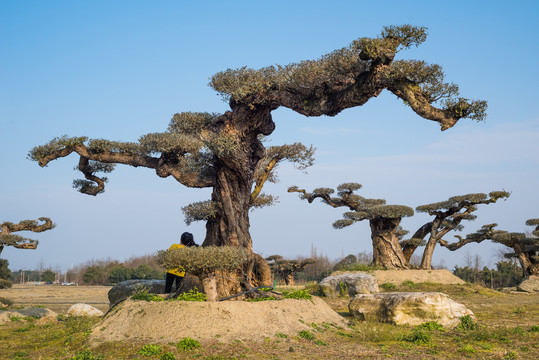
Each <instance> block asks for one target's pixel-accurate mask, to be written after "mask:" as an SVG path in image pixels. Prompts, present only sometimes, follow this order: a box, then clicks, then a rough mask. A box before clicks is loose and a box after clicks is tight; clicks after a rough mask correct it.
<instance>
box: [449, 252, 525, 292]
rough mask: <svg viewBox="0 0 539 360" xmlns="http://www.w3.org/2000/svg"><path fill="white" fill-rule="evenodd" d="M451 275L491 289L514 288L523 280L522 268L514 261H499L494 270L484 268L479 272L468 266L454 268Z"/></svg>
mask: <svg viewBox="0 0 539 360" xmlns="http://www.w3.org/2000/svg"><path fill="white" fill-rule="evenodd" d="M453 274H454V275H456V276H458V277H459V278H461V279H462V280H464V281H466V282H469V283H474V284H481V285H483V286H485V287H489V288H492V289H499V288H504V287H513V286H516V285H517V284H519V283H520V282H521V281H522V280H523V278H524V275H523V272H522V268H521V267H520V266H519V265H518V262H517V260H515V259H512V260H509V261H499V262H498V263H496V268H495V269H489V268H487V267H486V266H485V267H483V269H481V270H480V269H475V268H471V267H468V266H464V267H459V266H455V268H454V269H453Z"/></svg>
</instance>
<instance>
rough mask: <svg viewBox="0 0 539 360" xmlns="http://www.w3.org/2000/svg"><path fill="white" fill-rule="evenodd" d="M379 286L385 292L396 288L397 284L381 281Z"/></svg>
mask: <svg viewBox="0 0 539 360" xmlns="http://www.w3.org/2000/svg"><path fill="white" fill-rule="evenodd" d="M380 287H381V288H382V290H384V291H387V292H390V291H394V290H396V289H397V285H395V284H391V283H383V284H381V285H380Z"/></svg>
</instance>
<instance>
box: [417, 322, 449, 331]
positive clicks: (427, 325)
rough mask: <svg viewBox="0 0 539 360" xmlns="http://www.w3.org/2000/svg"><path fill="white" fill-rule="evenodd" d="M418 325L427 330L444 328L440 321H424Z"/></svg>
mask: <svg viewBox="0 0 539 360" xmlns="http://www.w3.org/2000/svg"><path fill="white" fill-rule="evenodd" d="M419 327H421V328H423V329H425V330H429V331H434V330H443V328H444V327H443V326H442V325H441V324H440V323H438V321H428V322H424V323H423V324H421V325H419Z"/></svg>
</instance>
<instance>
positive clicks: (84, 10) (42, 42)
mask: <svg viewBox="0 0 539 360" xmlns="http://www.w3.org/2000/svg"><path fill="white" fill-rule="evenodd" d="M537 16H539V5H538V3H537V2H535V1H515V2H513V3H511V6H510V7H509V6H508V5H507V2H504V1H473V2H472V1H451V2H443V3H442V2H434V1H407V2H402V1H385V2H384V3H383V5H381V4H375V3H374V2H367V1H333V2H329V1H312V0H311V1H272V2H253V1H228V2H224V1H198V2H194V1H193V2H187V1H159V2H149V1H114V2H111V1H3V2H0V46H1V49H2V56H0V126H1V127H0V129H1V130H0V168H1V169H2V172H1V176H0V185H1V186H0V189H1V192H0V195H1V200H0V201H1V206H0V221H1V222H3V221H12V222H18V221H19V220H22V219H36V218H38V217H41V216H48V217H51V218H52V219H53V221H54V222H55V223H56V224H57V228H56V229H54V230H53V231H48V232H44V233H41V234H30V233H28V234H22V235H27V236H28V237H31V238H34V239H38V240H39V241H40V244H39V247H38V249H37V250H17V249H13V248H9V247H8V248H6V249H5V250H4V251H3V253H2V255H1V256H2V258H6V259H8V260H9V262H10V267H11V268H12V269H14V270H15V269H21V268H25V269H32V268H36V267H37V265H38V263H40V262H43V263H44V264H45V266H47V267H49V266H50V267H53V268H58V269H61V270H63V269H66V268H68V267H70V266H71V265H72V264H75V265H77V264H80V263H83V262H85V261H89V260H92V259H105V258H112V259H118V260H124V259H126V258H129V257H131V256H138V255H144V254H149V253H152V252H154V251H156V250H160V249H164V248H167V247H168V246H169V245H170V243H172V242H173V241H175V240H177V239H178V238H179V236H180V234H181V233H182V232H183V231H186V230H188V231H191V232H193V233H194V235H195V240H196V241H197V242H199V243H200V242H202V240H203V238H204V230H205V229H204V226H203V224H194V225H191V226H190V227H187V226H186V225H185V224H184V222H183V215H182V213H181V210H180V209H181V207H182V206H185V205H187V204H189V203H191V202H193V201H200V200H205V199H207V198H208V197H209V194H210V192H209V190H196V189H188V188H186V187H184V186H182V185H180V184H179V183H176V182H175V181H174V180H172V179H161V178H159V177H157V176H156V175H155V174H154V173H153V172H152V171H151V170H149V169H134V168H128V167H125V166H119V167H118V168H117V170H116V171H115V172H114V173H112V174H111V175H110V176H109V179H110V181H109V183H108V185H107V189H106V192H105V193H104V194H102V195H100V196H97V197H95V198H94V197H90V196H86V195H82V194H80V193H78V192H76V191H75V190H74V189H72V187H71V182H72V180H73V179H74V178H79V174H78V173H77V172H75V171H73V166H74V165H75V164H76V163H77V161H78V159H77V158H76V157H75V156H71V157H68V158H65V159H60V160H57V161H54V162H53V163H51V164H50V165H49V166H48V167H46V168H40V167H39V166H38V165H37V163H34V162H32V161H30V160H27V159H26V155H27V153H28V151H29V150H30V149H31V148H32V147H33V146H35V145H42V144H45V143H47V142H48V141H49V140H51V139H52V138H54V137H56V136H60V135H64V134H67V135H70V136H83V135H84V136H88V137H90V138H105V139H110V140H121V141H136V140H137V139H138V137H139V136H140V135H143V134H146V133H150V132H159V131H164V130H165V129H166V127H167V125H168V122H169V120H170V118H171V117H172V115H173V114H174V113H176V112H182V111H207V112H224V111H226V110H227V104H226V103H225V102H223V101H222V100H221V99H220V97H219V96H218V95H217V94H216V93H215V92H214V91H213V90H212V89H211V88H210V87H209V86H208V85H207V84H208V80H209V78H210V77H211V76H212V75H213V74H215V73H216V72H219V71H222V70H225V69H227V68H237V67H241V66H249V67H253V68H259V67H262V66H267V65H273V64H283V65H284V64H288V63H290V62H296V61H300V60H304V59H314V58H318V57H319V56H321V55H322V54H325V53H327V52H330V51H332V50H334V49H338V48H341V47H343V46H347V45H348V44H349V43H350V42H351V41H353V40H354V39H356V38H358V37H363V36H376V35H377V34H378V33H379V32H380V31H381V30H382V27H383V26H384V25H392V24H405V23H410V24H413V25H418V26H426V27H428V29H429V37H428V39H427V41H426V42H425V43H424V44H422V45H421V46H420V47H418V48H412V49H410V50H408V51H405V52H401V53H399V57H400V58H410V59H421V60H425V61H427V62H430V63H437V64H440V65H442V66H443V67H444V70H445V73H446V79H447V81H449V82H455V83H457V84H458V85H459V86H460V90H461V95H462V96H464V97H468V98H473V99H484V100H487V101H488V104H489V109H488V118H487V120H486V121H485V122H482V123H475V122H472V121H470V120H462V121H461V122H459V124H457V125H456V126H455V127H454V128H452V129H450V130H448V131H445V132H443V133H442V132H441V131H440V130H439V127H438V125H437V124H436V123H434V122H430V121H427V120H424V119H422V118H420V117H419V116H417V115H416V114H415V113H413V112H412V111H411V110H410V109H409V108H407V107H405V106H404V105H403V103H402V101H400V100H398V99H397V98H396V97H395V96H393V95H392V94H390V93H388V92H383V93H382V94H381V95H380V96H379V97H378V98H376V99H372V100H371V101H369V102H368V103H367V104H366V105H364V106H363V107H360V108H355V109H350V110H347V111H344V112H342V113H341V114H339V115H338V116H336V117H333V118H329V117H321V118H306V117H303V116H301V115H298V114H295V113H293V112H291V111H290V110H287V109H278V110H276V111H275V112H274V113H273V118H274V121H275V123H276V125H277V128H276V130H275V132H274V133H273V134H272V136H271V137H270V138H271V140H272V143H273V144H283V143H292V142H296V141H301V142H303V143H304V144H307V145H309V144H313V145H314V146H316V147H317V149H318V150H317V153H316V159H317V160H316V163H315V165H314V166H313V167H312V168H310V169H309V170H308V173H307V174H303V173H301V172H299V171H297V170H295V169H294V168H293V167H291V166H286V165H284V166H282V167H281V168H280V172H279V178H280V180H281V181H280V183H278V184H270V185H268V186H267V187H266V189H265V191H266V192H268V193H271V194H273V195H277V196H279V199H280V202H279V203H278V204H277V205H276V206H274V207H272V208H266V209H261V210H256V211H254V212H252V213H251V234H252V237H253V244H254V249H255V251H257V252H259V253H261V254H262V255H264V256H269V255H272V254H281V255H284V256H285V257H295V256H298V255H303V256H309V255H310V252H311V247H315V248H316V249H317V251H318V253H322V254H324V255H327V256H329V257H330V258H339V257H341V256H343V255H347V254H350V253H353V254H357V253H359V252H362V251H370V250H371V242H370V230H369V226H368V223H366V222H365V223H358V224H355V225H354V226H351V227H349V228H346V229H343V230H334V229H333V228H332V227H331V224H332V223H333V222H334V221H335V220H337V219H339V218H340V216H341V214H342V212H343V210H342V209H332V208H330V207H328V206H327V205H323V204H311V205H309V204H308V203H306V202H304V201H300V200H299V199H298V198H297V196H296V195H295V194H288V193H287V192H286V189H287V188H288V187H289V186H291V185H298V186H304V187H306V188H307V189H313V188H315V187H319V186H326V187H334V186H337V185H338V184H340V183H343V182H350V181H355V182H359V183H361V184H363V189H361V190H360V192H359V194H361V195H363V196H365V197H371V198H384V199H386V200H387V202H388V203H389V204H402V205H408V206H411V207H413V208H415V207H416V206H418V205H422V204H426V203H431V202H437V201H442V200H445V199H447V198H448V197H449V196H453V195H458V194H465V193H473V192H489V191H491V190H498V189H505V190H508V191H511V192H512V195H511V197H510V198H509V199H508V200H507V201H501V202H499V203H497V204H493V205H488V206H482V207H481V208H480V209H479V210H478V211H477V215H478V216H479V217H478V219H477V220H476V221H474V222H470V223H469V224H467V226H466V228H465V231H464V233H466V232H472V231H475V230H476V229H478V228H479V227H480V226H481V225H482V224H486V223H492V222H496V223H498V224H499V227H500V228H501V229H505V230H509V231H520V232H522V231H525V230H527V229H526V226H525V225H524V222H525V220H526V219H529V218H536V217H539V205H538V204H539V194H538V192H537V179H539V166H538V165H539V160H538V155H539V112H538V110H537V106H536V105H537V101H538V91H537V83H539V75H538V70H537V56H538V51H539V50H538V49H539V46H538V45H539V44H538V40H537V35H538V34H539V25H538V22H537V21H536V19H537ZM428 220H429V217H428V216H425V215H423V214H417V215H416V216H414V217H413V218H406V219H405V220H403V223H402V225H403V227H404V228H406V229H408V230H410V231H414V230H415V229H417V228H418V227H419V226H420V225H422V224H423V223H425V222H427V221H428ZM449 239H450V238H449ZM497 248H498V247H497V246H494V245H491V244H480V245H471V246H468V247H465V248H463V249H461V250H459V251H457V252H449V251H445V250H443V249H438V250H436V252H435V254H434V264H437V263H440V262H442V263H444V264H445V265H446V266H448V267H449V268H452V267H453V266H454V265H455V264H458V265H462V264H463V257H464V255H465V254H466V253H469V254H472V255H474V254H479V255H480V256H481V259H482V260H483V264H485V265H492V264H493V263H494V262H495V261H496V260H497V259H496V249H497Z"/></svg>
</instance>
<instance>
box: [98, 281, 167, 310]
mask: <svg viewBox="0 0 539 360" xmlns="http://www.w3.org/2000/svg"><path fill="white" fill-rule="evenodd" d="M141 288H145V289H147V290H148V292H150V293H154V294H163V293H164V292H165V280H127V281H122V282H121V283H119V284H118V285H115V286H113V287H112V289H110V290H109V293H108V297H109V303H110V306H114V305H116V304H117V303H119V302H120V301H122V300H124V299H127V298H128V297H130V296H131V295H133V293H135V292H136V291H137V290H139V289H141Z"/></svg>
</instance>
